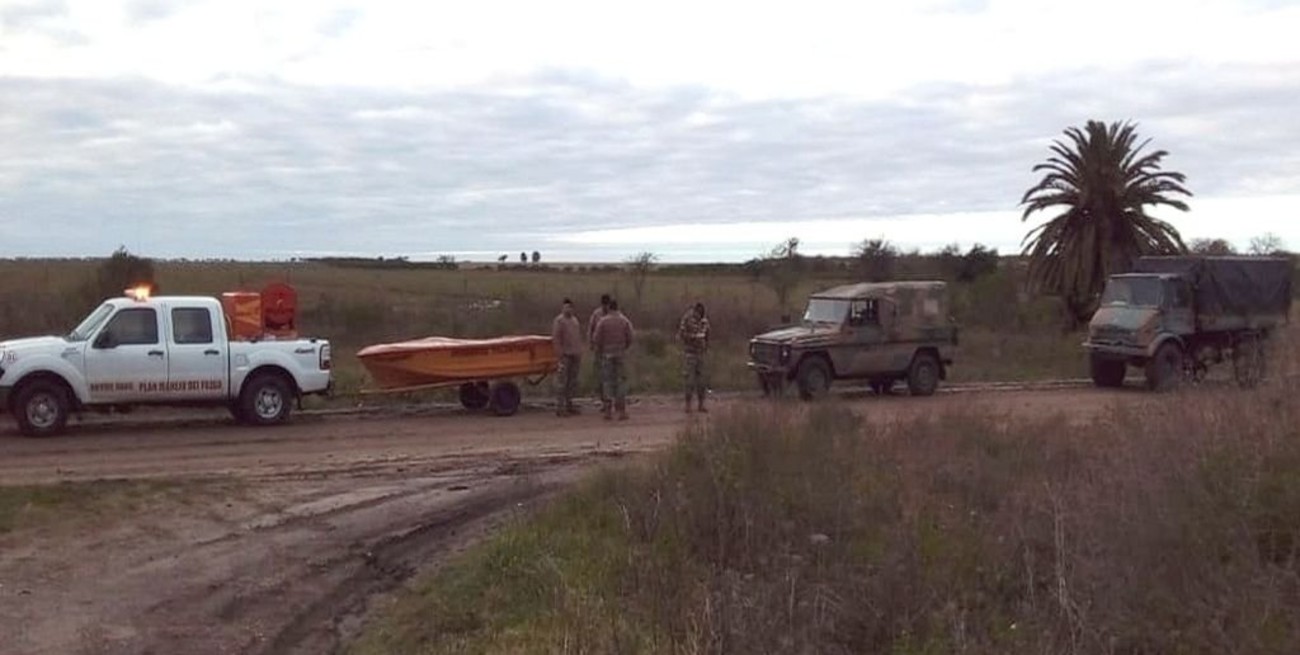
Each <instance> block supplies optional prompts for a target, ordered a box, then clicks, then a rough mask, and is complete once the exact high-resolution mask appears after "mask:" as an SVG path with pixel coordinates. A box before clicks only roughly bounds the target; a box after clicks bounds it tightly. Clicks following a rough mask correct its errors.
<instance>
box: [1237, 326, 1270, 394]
mask: <svg viewBox="0 0 1300 655" xmlns="http://www.w3.org/2000/svg"><path fill="white" fill-rule="evenodd" d="M1267 359H1268V358H1267V357H1266V356H1265V353H1264V348H1263V343H1262V342H1261V340H1260V338H1259V337H1258V336H1256V335H1253V334H1247V335H1243V336H1241V337H1238V339H1237V342H1236V343H1235V344H1233V346H1232V377H1233V379H1235V380H1236V381H1237V385H1238V386H1240V387H1241V388H1243V389H1250V388H1252V387H1254V386H1255V385H1257V384H1259V383H1260V381H1262V380H1263V379H1264V368H1265V363H1266V362H1267Z"/></svg>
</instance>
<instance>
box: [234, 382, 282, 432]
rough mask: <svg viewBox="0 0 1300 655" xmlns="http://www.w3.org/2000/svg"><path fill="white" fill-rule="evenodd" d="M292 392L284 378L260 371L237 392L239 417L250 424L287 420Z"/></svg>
mask: <svg viewBox="0 0 1300 655" xmlns="http://www.w3.org/2000/svg"><path fill="white" fill-rule="evenodd" d="M292 411H293V394H292V392H290V390H289V384H288V383H287V382H285V381H284V378H282V377H280V376H278V375H274V374H269V373H262V374H259V375H257V376H255V377H253V379H252V380H249V381H248V383H246V384H245V385H244V389H243V391H241V392H240V393H239V414H240V416H239V418H240V419H242V420H243V421H244V422H245V423H248V424H250V425H276V424H278V423H284V422H285V421H287V420H289V414H290V412H292Z"/></svg>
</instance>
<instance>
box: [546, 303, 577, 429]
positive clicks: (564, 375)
mask: <svg viewBox="0 0 1300 655" xmlns="http://www.w3.org/2000/svg"><path fill="white" fill-rule="evenodd" d="M551 342H552V343H553V344H554V346H555V355H556V357H557V358H558V359H559V368H558V370H557V371H556V373H558V374H559V375H558V377H557V378H556V380H555V382H556V384H555V415H556V416H572V415H574V414H577V413H578V408H577V407H574V405H573V396H574V394H575V393H576V392H577V391H578V370H579V368H578V367H579V365H580V364H581V363H582V327H581V326H580V325H579V324H578V317H577V316H574V315H573V302H572V301H570V300H569V299H568V298H565V299H564V303H563V304H562V305H561V310H560V314H559V316H556V317H555V321H553V322H552V323H551Z"/></svg>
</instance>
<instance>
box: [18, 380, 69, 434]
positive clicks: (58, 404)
mask: <svg viewBox="0 0 1300 655" xmlns="http://www.w3.org/2000/svg"><path fill="white" fill-rule="evenodd" d="M70 409H71V402H69V400H68V391H67V389H65V388H64V387H63V386H62V385H60V384H58V383H56V382H51V381H48V380H36V381H34V382H30V383H28V384H25V385H23V386H22V387H21V388H20V389H19V390H18V394H17V395H16V396H15V397H14V404H13V413H14V419H16V420H17V421H18V429H19V430H20V431H21V432H22V433H23V434H25V435H27V436H29V437H48V436H51V435H55V434H58V433H60V432H62V431H63V427H64V426H65V425H67V424H68V413H69V412H70Z"/></svg>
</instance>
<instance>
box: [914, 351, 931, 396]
mask: <svg viewBox="0 0 1300 655" xmlns="http://www.w3.org/2000/svg"><path fill="white" fill-rule="evenodd" d="M938 388H939V360H937V359H935V357H934V355H932V354H930V353H917V354H916V356H914V357H913V358H912V365H911V366H910V367H908V369H907V390H908V391H909V392H911V394H912V395H913V396H932V395H934V392H935V390H936V389H938Z"/></svg>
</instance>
